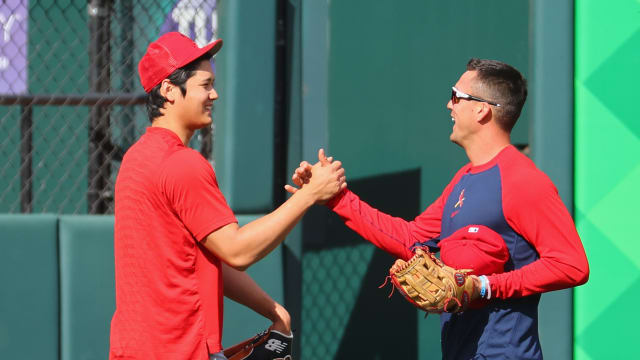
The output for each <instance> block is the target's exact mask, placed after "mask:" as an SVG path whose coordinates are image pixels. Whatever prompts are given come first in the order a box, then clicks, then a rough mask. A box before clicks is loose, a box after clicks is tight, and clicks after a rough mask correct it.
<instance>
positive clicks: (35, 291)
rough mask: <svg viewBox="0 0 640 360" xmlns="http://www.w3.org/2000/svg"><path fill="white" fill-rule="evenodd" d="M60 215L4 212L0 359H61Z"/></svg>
mask: <svg viewBox="0 0 640 360" xmlns="http://www.w3.org/2000/svg"><path fill="white" fill-rule="evenodd" d="M57 224H58V220H57V218H56V217H55V216H53V215H31V216H23V215H0V229H2V235H0V283H2V291H0V358H2V359H43V360H57V359H58V354H59V345H58V341H59V338H60V335H59V329H58V319H59V310H58V294H59V293H58V241H57Z"/></svg>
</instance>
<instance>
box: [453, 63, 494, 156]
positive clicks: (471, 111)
mask: <svg viewBox="0 0 640 360" xmlns="http://www.w3.org/2000/svg"><path fill="white" fill-rule="evenodd" d="M476 81H477V80H476V72H475V71H466V72H465V73H464V74H462V76H460V79H459V80H458V82H457V83H456V84H455V88H456V89H458V90H460V91H462V92H464V93H467V94H469V95H474V96H480V94H476V91H475V90H476V87H474V84H475V82H476ZM484 106H488V105H487V104H486V103H483V102H478V101H474V100H466V99H460V100H459V101H457V102H456V103H455V104H454V103H453V100H452V99H449V102H448V103H447V109H449V110H451V120H452V121H453V129H452V131H451V135H450V136H449V139H450V140H451V141H452V142H454V143H456V144H458V145H460V146H462V147H464V146H465V144H467V143H468V142H469V141H470V139H471V138H472V136H473V135H474V134H475V133H477V132H478V131H480V129H481V127H482V124H481V123H480V121H481V120H482V118H483V117H484V114H485V113H486V112H485V111H483V107H484Z"/></svg>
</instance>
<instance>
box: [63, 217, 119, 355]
mask: <svg viewBox="0 0 640 360" xmlns="http://www.w3.org/2000/svg"><path fill="white" fill-rule="evenodd" d="M59 236H60V314H61V318H60V332H61V334H60V344H61V345H60V346H61V358H62V360H80V359H82V360H91V359H96V360H98V359H105V358H107V357H108V354H109V331H110V327H111V317H112V316H113V312H114V311H115V278H114V276H115V275H114V260H113V216H62V217H60V235H59Z"/></svg>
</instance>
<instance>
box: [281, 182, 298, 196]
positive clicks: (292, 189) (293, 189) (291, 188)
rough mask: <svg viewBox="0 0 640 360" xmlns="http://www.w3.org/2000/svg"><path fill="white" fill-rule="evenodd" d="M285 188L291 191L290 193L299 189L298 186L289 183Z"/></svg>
mask: <svg viewBox="0 0 640 360" xmlns="http://www.w3.org/2000/svg"><path fill="white" fill-rule="evenodd" d="M284 189H285V190H287V192H289V193H290V194H295V192H296V191H298V188H295V187H293V186H291V185H289V184H287V185H285V186H284Z"/></svg>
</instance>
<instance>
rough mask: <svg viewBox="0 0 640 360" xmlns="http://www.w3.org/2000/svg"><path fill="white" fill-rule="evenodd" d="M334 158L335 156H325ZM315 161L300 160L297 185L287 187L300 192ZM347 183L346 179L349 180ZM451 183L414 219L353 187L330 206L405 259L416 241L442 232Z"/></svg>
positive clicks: (367, 236)
mask: <svg viewBox="0 0 640 360" xmlns="http://www.w3.org/2000/svg"><path fill="white" fill-rule="evenodd" d="M325 160H327V161H332V159H331V158H330V159H325ZM310 171H311V164H309V163H308V162H306V161H303V162H301V163H300V166H299V167H298V168H297V169H296V170H295V172H294V174H293V176H292V177H291V180H292V181H293V183H294V184H295V185H296V186H298V187H299V188H296V187H294V186H291V185H286V186H285V189H286V190H287V191H288V192H290V193H292V194H296V193H297V192H298V191H300V190H301V189H303V188H304V187H305V186H307V185H306V184H308V182H309V181H310V179H312V176H311V172H310ZM345 184H346V182H345ZM451 187H452V186H451V184H449V186H447V188H445V191H444V193H443V194H442V195H441V196H440V197H439V198H438V199H437V200H436V201H435V202H434V203H433V204H431V205H430V206H429V207H428V208H427V209H426V210H425V211H424V212H423V213H422V214H420V215H419V216H418V217H416V218H415V219H414V220H413V221H406V220H404V219H402V218H398V217H393V216H391V215H388V214H385V213H383V212H381V211H379V210H377V209H375V208H373V207H371V206H370V205H369V204H367V203H366V202H364V201H362V200H360V198H359V197H358V196H357V195H356V194H355V193H353V192H351V191H349V190H346V189H345V190H344V191H342V192H341V193H339V194H338V195H337V196H336V197H335V198H333V199H331V200H330V201H329V202H328V203H327V206H328V207H329V208H330V209H332V210H333V211H334V212H335V213H337V214H338V215H339V216H340V217H341V218H342V220H343V221H344V222H345V224H346V225H347V226H348V227H349V228H351V229H352V230H354V231H355V232H357V233H358V234H360V235H361V236H362V237H363V238H365V239H366V240H368V241H369V242H371V243H372V244H374V245H375V246H377V247H378V248H380V249H382V250H384V251H386V252H388V253H390V254H392V255H394V256H396V257H398V258H402V259H405V260H407V259H409V258H410V257H411V256H413V252H412V251H411V247H412V246H413V244H415V243H416V242H424V241H427V240H430V239H433V238H435V237H437V236H439V235H440V229H441V217H442V209H443V208H444V201H445V199H446V194H448V192H450V191H451Z"/></svg>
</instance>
